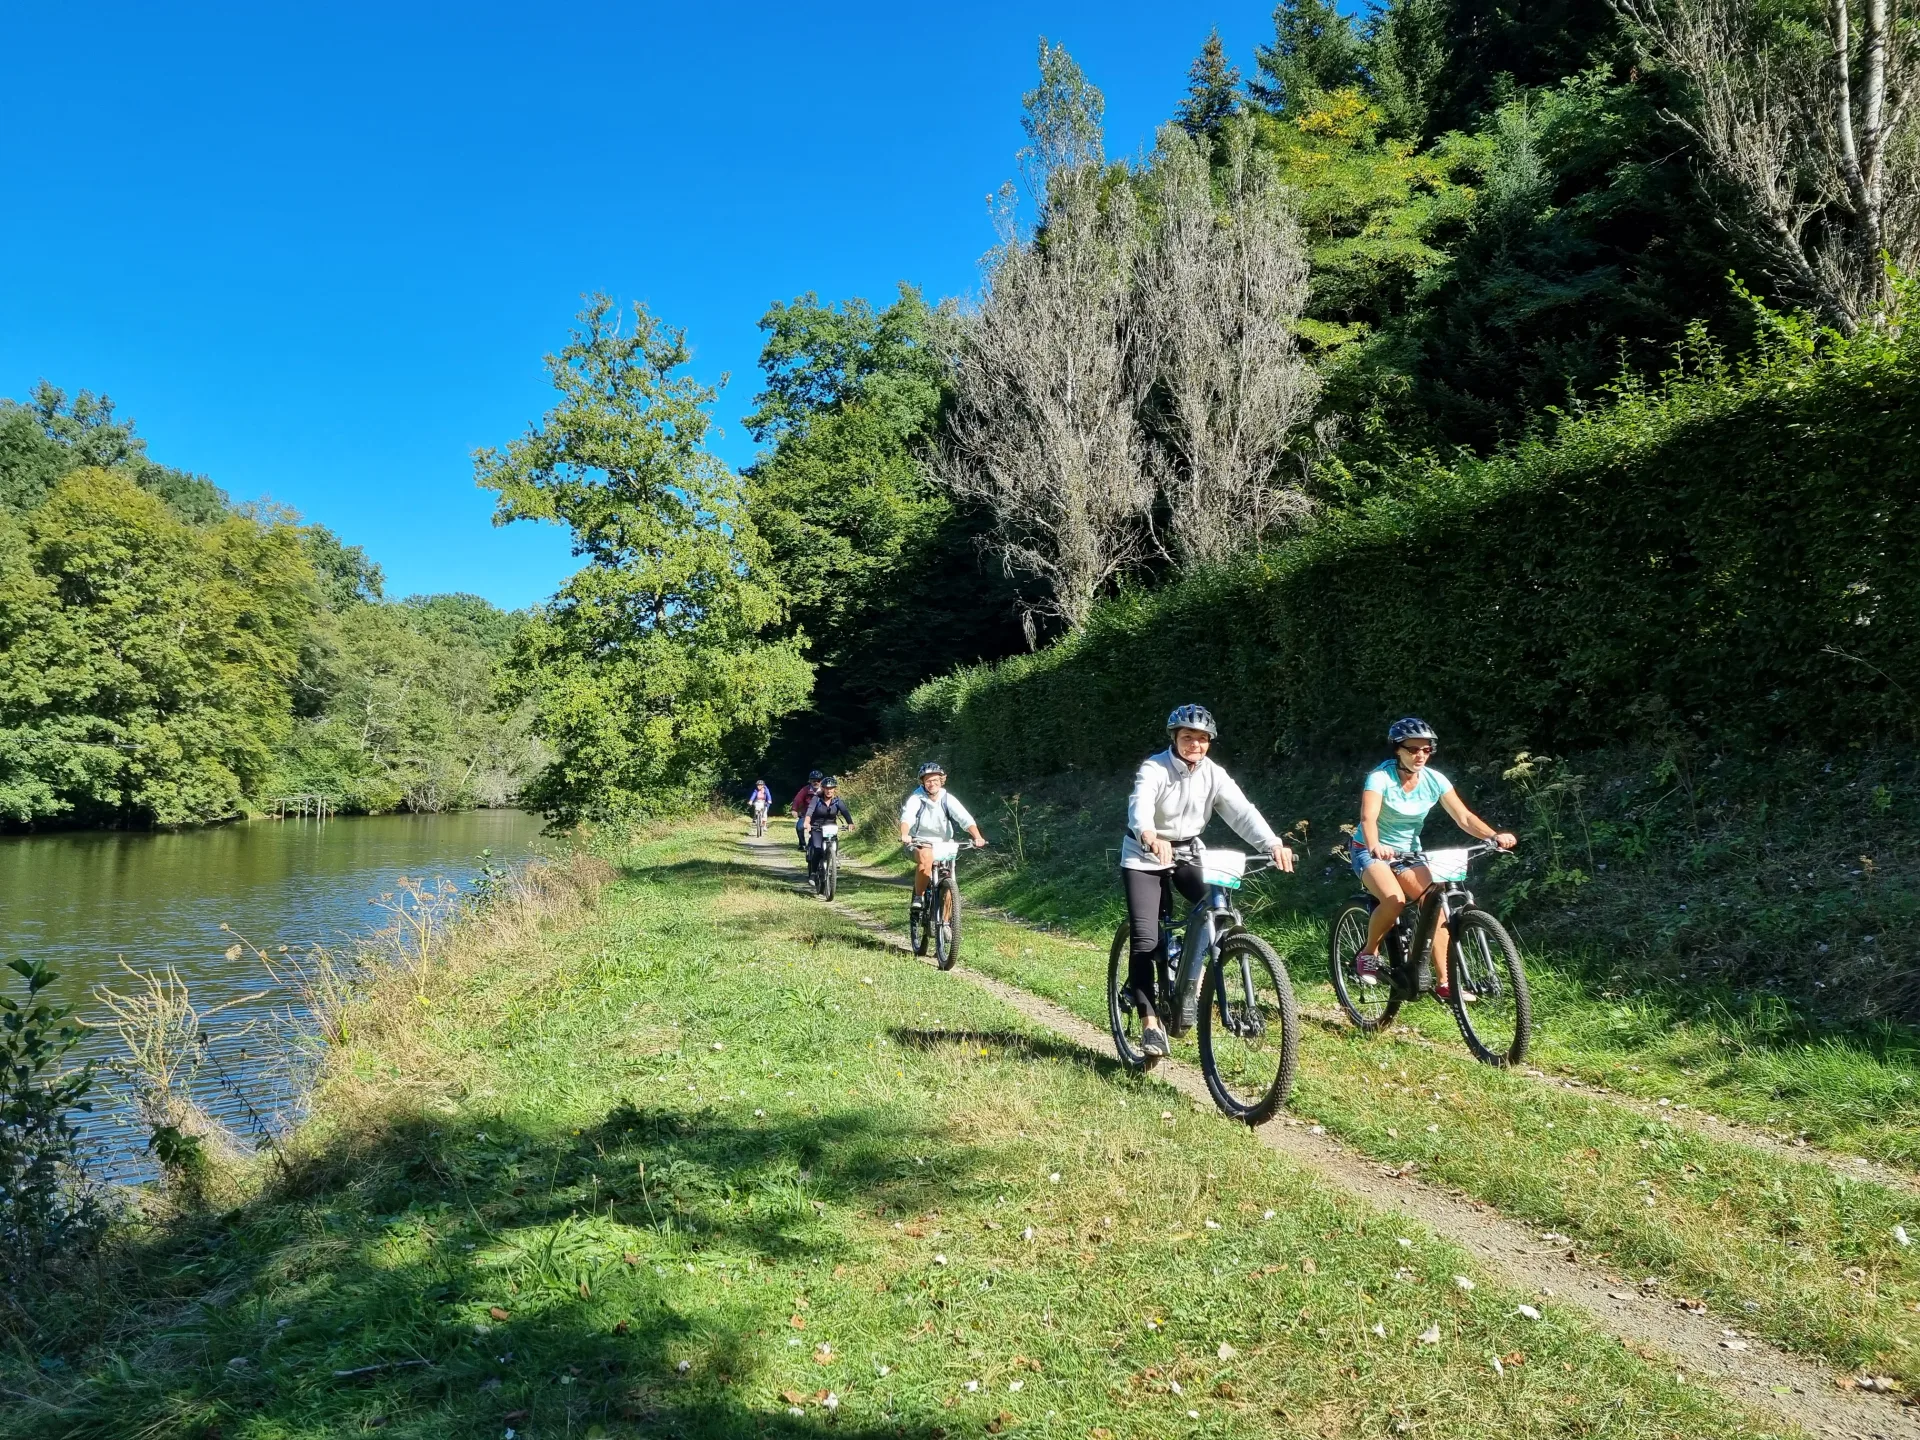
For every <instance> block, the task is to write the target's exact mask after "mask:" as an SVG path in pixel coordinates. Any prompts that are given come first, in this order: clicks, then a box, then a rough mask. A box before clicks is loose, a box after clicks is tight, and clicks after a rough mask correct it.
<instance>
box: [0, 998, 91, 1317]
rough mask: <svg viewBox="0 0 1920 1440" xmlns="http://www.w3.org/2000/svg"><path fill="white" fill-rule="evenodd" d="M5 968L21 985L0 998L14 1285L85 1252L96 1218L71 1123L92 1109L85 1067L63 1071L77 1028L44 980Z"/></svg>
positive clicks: (3, 1145)
mask: <svg viewBox="0 0 1920 1440" xmlns="http://www.w3.org/2000/svg"><path fill="white" fill-rule="evenodd" d="M7 968H8V969H10V970H12V971H13V972H14V973H15V974H16V975H18V976H20V977H21V978H22V979H23V980H25V981H26V985H27V994H26V1001H25V1003H24V1004H23V1003H21V1002H20V1001H19V1000H16V999H15V998H14V997H13V996H11V995H0V1265H3V1266H4V1267H5V1272H6V1278H7V1279H8V1280H9V1281H11V1282H13V1283H16V1284H17V1283H19V1282H20V1281H21V1280H23V1279H25V1278H27V1277H28V1276H30V1275H32V1274H33V1273H34V1272H36V1271H38V1270H39V1269H41V1268H42V1267H43V1266H44V1265H46V1264H47V1262H49V1261H50V1260H53V1259H55V1258H66V1259H71V1258H74V1257H75V1256H77V1255H78V1254H80V1253H82V1252H84V1251H85V1250H86V1249H88V1248H89V1247H90V1246H91V1244H92V1242H93V1241H94V1240H95V1239H96V1238H97V1237H98V1235H99V1233H100V1229H101V1225H102V1222H103V1220H104V1216H103V1214H102V1211H101V1207H100V1204H99V1202H98V1198H97V1196H96V1195H95V1194H94V1192H93V1191H91V1190H90V1189H89V1188H88V1187H87V1185H86V1183H85V1181H84V1180H83V1179H82V1177H81V1175H80V1171H79V1167H78V1164H77V1159H78V1150H79V1135H78V1132H77V1131H76V1130H75V1128H74V1124H73V1116H74V1114H75V1113H76V1112H79V1111H85V1110H90V1109H91V1108H92V1102H91V1101H90V1100H89V1099H88V1098H87V1097H88V1094H89V1092H90V1091H91V1090H92V1089H93V1083H94V1070H93V1066H92V1064H91V1063H89V1064H86V1065H82V1066H80V1067H79V1068H78V1069H66V1068H64V1067H63V1062H64V1061H65V1058H66V1056H67V1054H68V1053H69V1052H70V1051H71V1050H72V1049H73V1047H74V1046H75V1045H76V1044H78V1043H79V1040H80V1027H79V1026H78V1025H76V1024H74V1023H73V1022H72V1018H71V1017H72V1014H73V1011H72V1009H71V1008H70V1007H64V1006H59V1005H55V1004H53V1003H52V1002H51V1001H49V1000H48V999H46V998H45V996H44V994H43V992H44V991H45V990H46V988H47V987H48V986H49V985H51V984H52V983H53V982H54V980H55V979H57V978H58V977H57V976H56V975H55V973H54V972H53V971H51V970H49V969H47V967H46V966H45V965H44V964H41V963H38V962H32V961H26V960H12V961H9V962H8V964H7Z"/></svg>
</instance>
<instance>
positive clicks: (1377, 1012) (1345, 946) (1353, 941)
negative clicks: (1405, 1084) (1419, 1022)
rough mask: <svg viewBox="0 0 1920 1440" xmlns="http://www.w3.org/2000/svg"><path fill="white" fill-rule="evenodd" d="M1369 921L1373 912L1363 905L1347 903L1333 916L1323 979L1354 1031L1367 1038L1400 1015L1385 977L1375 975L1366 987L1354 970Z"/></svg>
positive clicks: (1357, 972) (1361, 903) (1398, 1004)
mask: <svg viewBox="0 0 1920 1440" xmlns="http://www.w3.org/2000/svg"><path fill="white" fill-rule="evenodd" d="M1372 919H1373V912H1372V911H1370V910H1369V909H1368V908H1367V907H1366V905H1365V904H1364V903H1363V902H1361V901H1359V900H1349V901H1348V902H1347V903H1346V904H1345V905H1343V906H1341V907H1340V913H1339V914H1338V915H1335V916H1334V917H1333V927H1332V929H1331V930H1330V931H1329V932H1328V941H1327V977H1328V979H1330V980H1332V981H1333V998H1334V999H1336V1000H1338V1001H1339V1002H1340V1008H1341V1009H1342V1010H1344V1011H1346V1012H1347V1019H1349V1020H1351V1021H1352V1022H1353V1023H1354V1026H1355V1028H1356V1029H1360V1030H1364V1031H1366V1032H1367V1033H1368V1034H1369V1035H1372V1034H1375V1033H1377V1032H1379V1031H1381V1030H1384V1029H1386V1028H1387V1026H1389V1025H1391V1024H1392V1023H1393V1017H1394V1016H1396V1015H1398V1014H1399V1013H1400V1001H1399V1000H1398V999H1397V998H1396V997H1395V995H1394V993H1393V985H1392V982H1391V978H1390V977H1389V976H1387V975H1385V974H1381V975H1375V976H1374V977H1373V982H1374V983H1373V984H1371V985H1369V984H1367V983H1366V981H1364V980H1363V979H1362V978H1361V976H1360V972H1359V971H1357V970H1356V969H1354V965H1353V960H1354V957H1355V956H1356V955H1358V954H1359V953H1360V951H1361V950H1362V948H1364V947H1365V945H1366V943H1367V925H1368V922H1369V921H1371V920H1372ZM1383 968H1384V966H1383Z"/></svg>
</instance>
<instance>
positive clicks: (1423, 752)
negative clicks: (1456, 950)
mask: <svg viewBox="0 0 1920 1440" xmlns="http://www.w3.org/2000/svg"><path fill="white" fill-rule="evenodd" d="M1387 743H1388V744H1389V745H1391V746H1392V747H1393V754H1391V755H1389V756H1388V757H1387V758H1386V759H1385V760H1382V761H1381V762H1380V763H1379V764H1378V765H1376V766H1374V767H1373V769H1371V770H1369V771H1368V772H1367V782H1366V785H1365V786H1364V787H1363V788H1362V789H1361V791H1360V824H1359V825H1358V826H1357V827H1356V828H1355V830H1354V832H1353V840H1352V843H1351V844H1349V846H1348V847H1347V857H1348V859H1349V861H1350V862H1351V863H1352V865H1353V873H1354V874H1355V875H1358V876H1359V877H1360V883H1361V884H1363V885H1365V886H1366V887H1367V893H1368V894H1370V895H1372V896H1373V898H1374V899H1375V900H1378V901H1379V902H1380V903H1379V905H1377V906H1376V907H1375V908H1374V912H1373V920H1372V921H1371V923H1369V924H1368V926H1367V943H1366V945H1365V946H1364V947H1362V949H1361V952H1360V953H1359V954H1358V955H1356V956H1354V959H1353V968H1354V973H1355V974H1356V975H1358V976H1359V978H1360V983H1361V984H1362V985H1378V984H1379V983H1380V970H1381V966H1380V942H1381V941H1382V940H1384V939H1385V938H1386V935H1387V932H1388V931H1389V930H1391V929H1392V928H1393V922H1394V921H1395V920H1397V919H1399V918H1400V909H1401V907H1402V906H1403V905H1405V904H1406V903H1407V902H1408V901H1410V900H1418V899H1419V898H1420V897H1421V896H1422V895H1424V894H1426V893H1427V887H1428V886H1429V885H1431V884H1432V883H1433V872H1432V871H1431V870H1429V869H1428V868H1427V867H1426V866H1425V865H1423V864H1421V863H1419V862H1418V861H1417V860H1415V859H1413V858H1411V857H1414V856H1417V855H1419V854H1420V853H1421V851H1420V831H1421V829H1422V828H1423V827H1424V826H1425V825H1426V823H1427V815H1428V814H1429V813H1430V812H1431V811H1432V809H1433V807H1434V806H1435V805H1439V806H1441V807H1442V808H1443V809H1444V810H1445V811H1446V812H1447V814H1448V815H1450V816H1452V817H1453V823H1454V824H1456V825H1458V826H1459V827H1460V828H1461V829H1462V830H1464V831H1466V832H1467V834H1469V835H1472V836H1474V837H1476V838H1477V839H1481V840H1491V841H1493V843H1494V844H1496V845H1498V846H1499V847H1500V848H1501V849H1502V850H1511V849H1512V848H1513V847H1514V845H1515V844H1517V843H1518V842H1517V841H1516V840H1515V839H1514V837H1513V835H1512V834H1510V833H1509V832H1508V831H1505V830H1495V829H1494V828H1493V827H1492V826H1491V825H1489V824H1487V822H1486V821H1484V820H1482V819H1481V818H1480V817H1479V816H1478V815H1476V814H1474V813H1473V812H1472V811H1471V810H1469V809H1468V808H1467V805H1466V802H1465V801H1464V800H1462V799H1461V798H1460V792H1459V791H1458V790H1455V789H1454V788H1453V782H1452V781H1451V780H1449V779H1447V777H1446V776H1444V775H1442V774H1441V773H1440V772H1439V771H1438V770H1435V769H1434V768H1433V767H1432V765H1430V764H1429V763H1428V762H1429V761H1430V760H1431V759H1432V757H1433V752H1434V749H1435V748H1436V747H1437V746H1438V745H1439V744H1440V737H1439V736H1438V735H1436V734H1435V733H1434V729H1433V727H1432V726H1431V725H1429V724H1427V722H1426V721H1424V720H1421V719H1418V718H1416V717H1414V716H1412V715H1409V716H1408V717H1407V718H1406V719H1404V720H1396V721H1394V722H1393V724H1392V725H1391V726H1389V727H1388V729H1387ZM1433 968H1434V972H1435V978H1436V979H1437V980H1438V982H1439V985H1438V988H1437V989H1436V990H1435V992H1434V993H1435V994H1437V995H1438V996H1439V997H1440V998H1441V999H1442V1000H1451V999H1452V998H1453V987H1452V986H1451V985H1450V984H1449V983H1448V975H1447V923H1446V916H1444V915H1442V916H1441V917H1440V922H1439V927H1438V928H1437V929H1436V930H1435V932H1434V936H1433ZM1460 998H1461V999H1462V1000H1469V1001H1470V1000H1472V999H1474V998H1475V997H1474V996H1472V995H1471V994H1469V993H1467V992H1466V991H1465V990H1462V992H1461V995H1460Z"/></svg>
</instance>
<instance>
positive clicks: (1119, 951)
mask: <svg viewBox="0 0 1920 1440" xmlns="http://www.w3.org/2000/svg"><path fill="white" fill-rule="evenodd" d="M1132 949H1133V929H1132V927H1131V926H1130V925H1128V924H1127V922H1126V921H1124V920H1122V921H1121V922H1120V928H1119V929H1118V930H1116V931H1114V932H1113V949H1112V951H1110V952H1109V953H1108V955H1107V1025H1108V1028H1109V1029H1111V1030H1112V1031H1113V1053H1114V1054H1116V1055H1118V1056H1119V1057H1120V1063H1121V1064H1122V1065H1125V1066H1127V1067H1128V1068H1129V1069H1132V1070H1151V1069H1152V1068H1153V1064H1154V1061H1156V1060H1157V1059H1159V1058H1160V1057H1159V1056H1157V1055H1149V1054H1148V1053H1147V1052H1146V1051H1145V1050H1144V1049H1142V1048H1141V1045H1140V1041H1141V1038H1142V1037H1141V1030H1142V1026H1141V1024H1140V1016H1139V1013H1138V1012H1137V1011H1136V1010H1135V1009H1134V1006H1133V996H1132V995H1131V994H1129V993H1128V990H1127V960H1128V957H1129V955H1130V953H1131V951H1132Z"/></svg>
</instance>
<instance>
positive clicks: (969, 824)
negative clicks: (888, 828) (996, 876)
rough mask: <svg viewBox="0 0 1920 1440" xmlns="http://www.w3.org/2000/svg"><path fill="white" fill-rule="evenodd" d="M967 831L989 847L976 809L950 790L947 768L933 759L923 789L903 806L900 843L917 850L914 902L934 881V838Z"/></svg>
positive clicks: (927, 766) (923, 770) (924, 774)
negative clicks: (972, 809) (968, 807)
mask: <svg viewBox="0 0 1920 1440" xmlns="http://www.w3.org/2000/svg"><path fill="white" fill-rule="evenodd" d="M956 827H958V828H959V829H962V830H965V831H966V832H967V834H968V835H970V836H971V837H972V838H973V843H974V844H975V845H978V846H979V847H980V848H982V849H985V848H986V844H987V837H986V836H984V835H982V834H981V833H980V827H979V826H978V825H977V824H975V823H974V819H973V815H972V812H970V811H969V810H968V809H967V807H966V806H964V805H962V804H961V803H960V799H959V797H958V796H957V795H955V794H954V793H953V792H952V791H951V790H949V789H947V767H946V766H944V765H942V764H941V763H940V762H939V761H938V760H929V761H928V762H927V763H926V764H924V765H922V766H921V767H920V788H919V789H918V790H915V791H914V792H913V793H912V794H911V795H909V796H907V799H906V803H905V804H904V805H902V806H901V807H900V843H901V844H902V845H906V846H909V847H911V849H912V850H913V867H914V868H913V903H914V906H915V907H916V908H918V906H919V904H920V898H921V896H923V895H925V894H926V893H927V886H929V885H931V884H932V883H933V847H932V846H931V845H930V844H929V843H928V842H929V841H933V840H951V839H952V838H953V832H954V829H955V828H956Z"/></svg>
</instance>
